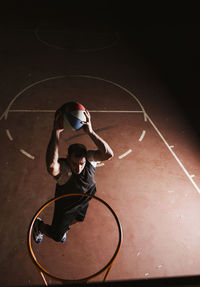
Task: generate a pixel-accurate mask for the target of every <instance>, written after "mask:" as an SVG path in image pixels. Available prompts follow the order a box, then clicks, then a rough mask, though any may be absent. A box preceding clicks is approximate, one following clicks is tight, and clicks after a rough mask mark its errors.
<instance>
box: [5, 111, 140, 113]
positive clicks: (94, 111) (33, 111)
mask: <svg viewBox="0 0 200 287" xmlns="http://www.w3.org/2000/svg"><path fill="white" fill-rule="evenodd" d="M55 112H56V110H9V113H55ZM89 112H90V113H143V111H126V110H122V111H121V110H113V111H112V110H89Z"/></svg>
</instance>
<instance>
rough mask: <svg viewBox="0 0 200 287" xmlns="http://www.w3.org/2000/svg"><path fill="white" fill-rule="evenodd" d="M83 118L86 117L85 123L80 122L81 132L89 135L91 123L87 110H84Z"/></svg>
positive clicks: (91, 129) (91, 130)
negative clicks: (81, 125)
mask: <svg viewBox="0 0 200 287" xmlns="http://www.w3.org/2000/svg"><path fill="white" fill-rule="evenodd" d="M84 113H85V117H86V121H85V122H82V124H83V130H84V131H85V132H86V133H87V134H90V133H92V132H93V128H92V122H91V115H90V113H89V111H88V110H85V112H84Z"/></svg>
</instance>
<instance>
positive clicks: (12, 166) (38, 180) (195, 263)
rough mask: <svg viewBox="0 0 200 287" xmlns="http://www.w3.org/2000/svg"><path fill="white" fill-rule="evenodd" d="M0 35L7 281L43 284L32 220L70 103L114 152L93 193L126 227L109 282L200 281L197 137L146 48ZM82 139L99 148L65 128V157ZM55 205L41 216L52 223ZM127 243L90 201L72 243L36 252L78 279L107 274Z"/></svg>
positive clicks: (49, 191) (56, 270) (105, 39)
mask: <svg viewBox="0 0 200 287" xmlns="http://www.w3.org/2000/svg"><path fill="white" fill-rule="evenodd" d="M0 33H1V37H2V39H3V44H2V52H1V53H2V55H3V63H2V67H3V70H2V72H1V79H2V85H1V98H2V99H1V101H2V105H1V115H0V128H1V151H0V153H1V173H0V174H1V193H0V199H1V219H2V220H1V222H0V230H1V236H3V238H4V240H1V243H0V245H1V259H0V266H1V278H0V282H1V283H2V284H4V285H7V286H9V285H22V286H23V285H24V286H28V285H40V284H43V281H42V278H41V276H40V274H39V272H38V270H37V269H36V267H35V266H34V264H33V262H32V260H31V258H30V256H29V253H28V249H27V232H28V228H29V224H30V222H31V219H32V217H33V215H34V214H35V212H36V211H37V210H38V209H39V208H40V207H41V206H42V205H43V204H44V203H45V202H47V201H48V200H49V199H51V198H53V196H54V189H55V182H54V180H53V179H52V178H51V177H50V176H49V174H48V173H47V171H46V166H45V152H46V147H47V144H48V140H49V138H50V134H51V129H52V126H53V118H54V112H55V110H56V109H57V108H59V107H60V106H61V105H62V104H63V103H65V102H68V101H78V102H80V103H82V104H83V105H84V106H85V107H86V108H87V109H88V110H89V111H90V113H91V117H92V124H93V128H94V130H95V131H96V132H97V133H98V134H99V135H100V136H101V137H102V138H103V139H105V140H106V141H107V142H108V143H109V145H110V146H111V147H112V149H113V151H114V154H115V156H114V158H113V159H112V160H110V161H107V162H102V163H100V164H99V165H98V167H97V169H96V182H97V194H96V195H97V196H98V197H100V198H101V199H103V200H104V201H106V202H107V203H108V204H109V205H110V206H111V207H112V209H113V210H114V211H115V213H116V215H117V217H118V218H119V221H120V223H121V226H122V230H123V242H122V246H121V249H120V251H119V254H118V256H117V257H116V260H115V261H114V263H113V266H112V268H111V270H110V273H109V276H108V279H107V280H127V279H138V278H158V277H170V276H182V275H197V274H198V273H199V268H200V259H199V257H198V256H196V251H197V250H198V246H199V238H200V231H199V230H200V222H199V220H198V218H199V216H200V209H199V204H200V196H199V195H200V194H199V193H200V172H199V171H200V163H199V160H198V159H199V153H200V152H199V147H198V142H197V138H196V135H195V133H194V131H193V130H192V128H191V126H190V125H189V123H188V122H187V120H186V119H185V118H184V117H183V115H182V113H181V110H180V108H179V106H178V104H177V102H175V101H173V100H172V98H171V97H170V91H169V90H168V89H167V88H166V86H165V85H163V83H162V82H161V81H159V79H158V78H157V76H156V75H154V74H153V72H152V71H151V67H150V66H149V65H148V64H147V63H145V61H144V60H143V59H142V57H141V55H138V54H137V52H138V50H136V51H135V53H133V51H132V50H129V49H128V48H127V46H126V45H125V44H124V43H123V41H122V39H120V34H119V33H118V31H113V30H111V31H105V30H103V31H101V30H100V31H98V33H97V32H96V31H94V30H92V29H89V30H88V29H85V30H84V29H82V31H81V32H80V31H79V32H78V31H77V30H76V31H71V30H70V31H52V30H48V31H45V30H42V31H40V30H39V29H37V30H20V29H18V30H12V29H10V30H8V31H6V32H4V31H1V32H0ZM74 35H77V37H75V36H74ZM83 36H84V37H83ZM75 142H80V143H83V144H85V145H86V146H87V147H88V148H89V149H93V148H95V145H94V143H93V142H92V141H91V140H90V139H89V137H88V136H87V135H85V134H84V132H83V131H81V130H80V131H78V132H72V131H64V133H63V135H62V137H61V141H60V156H61V157H64V156H65V155H66V150H67V146H68V144H71V143H75ZM52 208H53V206H51V207H48V208H47V209H46V210H45V211H44V212H43V213H41V217H42V218H43V219H45V220H47V221H49V220H50V218H51V214H52ZM118 236H119V235H118V230H117V225H116V222H115V220H114V217H113V216H112V214H110V213H109V210H108V209H107V208H106V207H105V206H104V205H103V204H100V203H99V202H97V201H95V200H92V201H91V203H90V207H89V210H88V214H87V217H86V220H85V221H84V223H80V224H77V225H74V226H73V227H72V228H71V230H70V233H69V236H68V240H67V242H66V243H65V244H63V245H62V244H59V243H55V242H53V241H52V240H50V239H48V238H45V239H44V242H43V243H42V244H41V245H39V246H38V245H37V246H36V245H35V244H34V243H33V249H34V252H35V254H36V257H37V259H38V260H39V262H40V264H41V265H42V266H44V268H46V269H47V270H48V271H49V272H51V273H53V274H54V275H55V276H57V277H62V278H63V277H64V278H65V276H66V279H70V280H74V279H77V278H78V279H79V278H82V277H86V276H89V275H91V274H93V273H95V272H97V271H98V270H100V269H101V268H102V267H103V266H104V265H106V264H107V262H108V261H109V259H110V258H111V257H112V255H113V253H114V251H115V248H116V246H117V243H118ZM102 278H103V274H101V275H100V276H99V277H97V278H95V281H102ZM47 281H48V283H50V284H51V283H57V281H54V279H52V278H48V277H47Z"/></svg>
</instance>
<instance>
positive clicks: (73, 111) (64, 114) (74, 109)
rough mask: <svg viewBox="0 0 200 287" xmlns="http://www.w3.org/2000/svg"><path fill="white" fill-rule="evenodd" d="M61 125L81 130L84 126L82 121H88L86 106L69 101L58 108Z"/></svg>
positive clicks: (69, 128)
mask: <svg viewBox="0 0 200 287" xmlns="http://www.w3.org/2000/svg"><path fill="white" fill-rule="evenodd" d="M58 111H59V114H58V118H57V120H58V123H59V127H60V128H63V129H64V130H76V131H77V130H79V129H81V128H82V126H83V124H82V121H83V122H85V121H86V116H85V113H84V112H85V107H84V106H83V105H81V104H80V103H78V102H68V103H65V104H64V105H62V106H61V107H60V109H59V110H58Z"/></svg>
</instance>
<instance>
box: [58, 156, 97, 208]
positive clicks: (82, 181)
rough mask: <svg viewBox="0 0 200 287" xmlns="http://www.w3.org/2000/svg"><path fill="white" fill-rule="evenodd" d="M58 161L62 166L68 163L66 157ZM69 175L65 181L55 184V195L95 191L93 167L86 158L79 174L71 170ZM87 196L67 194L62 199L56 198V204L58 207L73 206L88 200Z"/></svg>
mask: <svg viewBox="0 0 200 287" xmlns="http://www.w3.org/2000/svg"><path fill="white" fill-rule="evenodd" d="M59 163H60V164H61V165H62V166H65V165H68V163H67V159H64V158H61V159H59ZM70 174H71V176H70V177H69V179H68V180H67V181H66V183H64V184H62V185H60V184H58V183H57V184H56V191H55V197H59V196H61V195H65V194H74V193H81V194H88V195H94V194H95V192H96V182H95V179H94V174H95V167H94V166H93V165H92V164H91V163H90V162H89V161H88V160H86V164H85V167H84V169H83V170H82V172H81V173H80V174H75V173H73V172H72V171H71V173H70ZM89 199H90V198H89V197H85V196H74V197H73V196H69V197H66V198H64V199H62V200H57V201H56V205H59V207H60V208H62V209H63V208H65V209H66V208H67V209H69V208H70V209H71V208H73V207H74V206H77V205H80V204H81V205H82V204H85V203H87V202H88V201H89Z"/></svg>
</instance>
